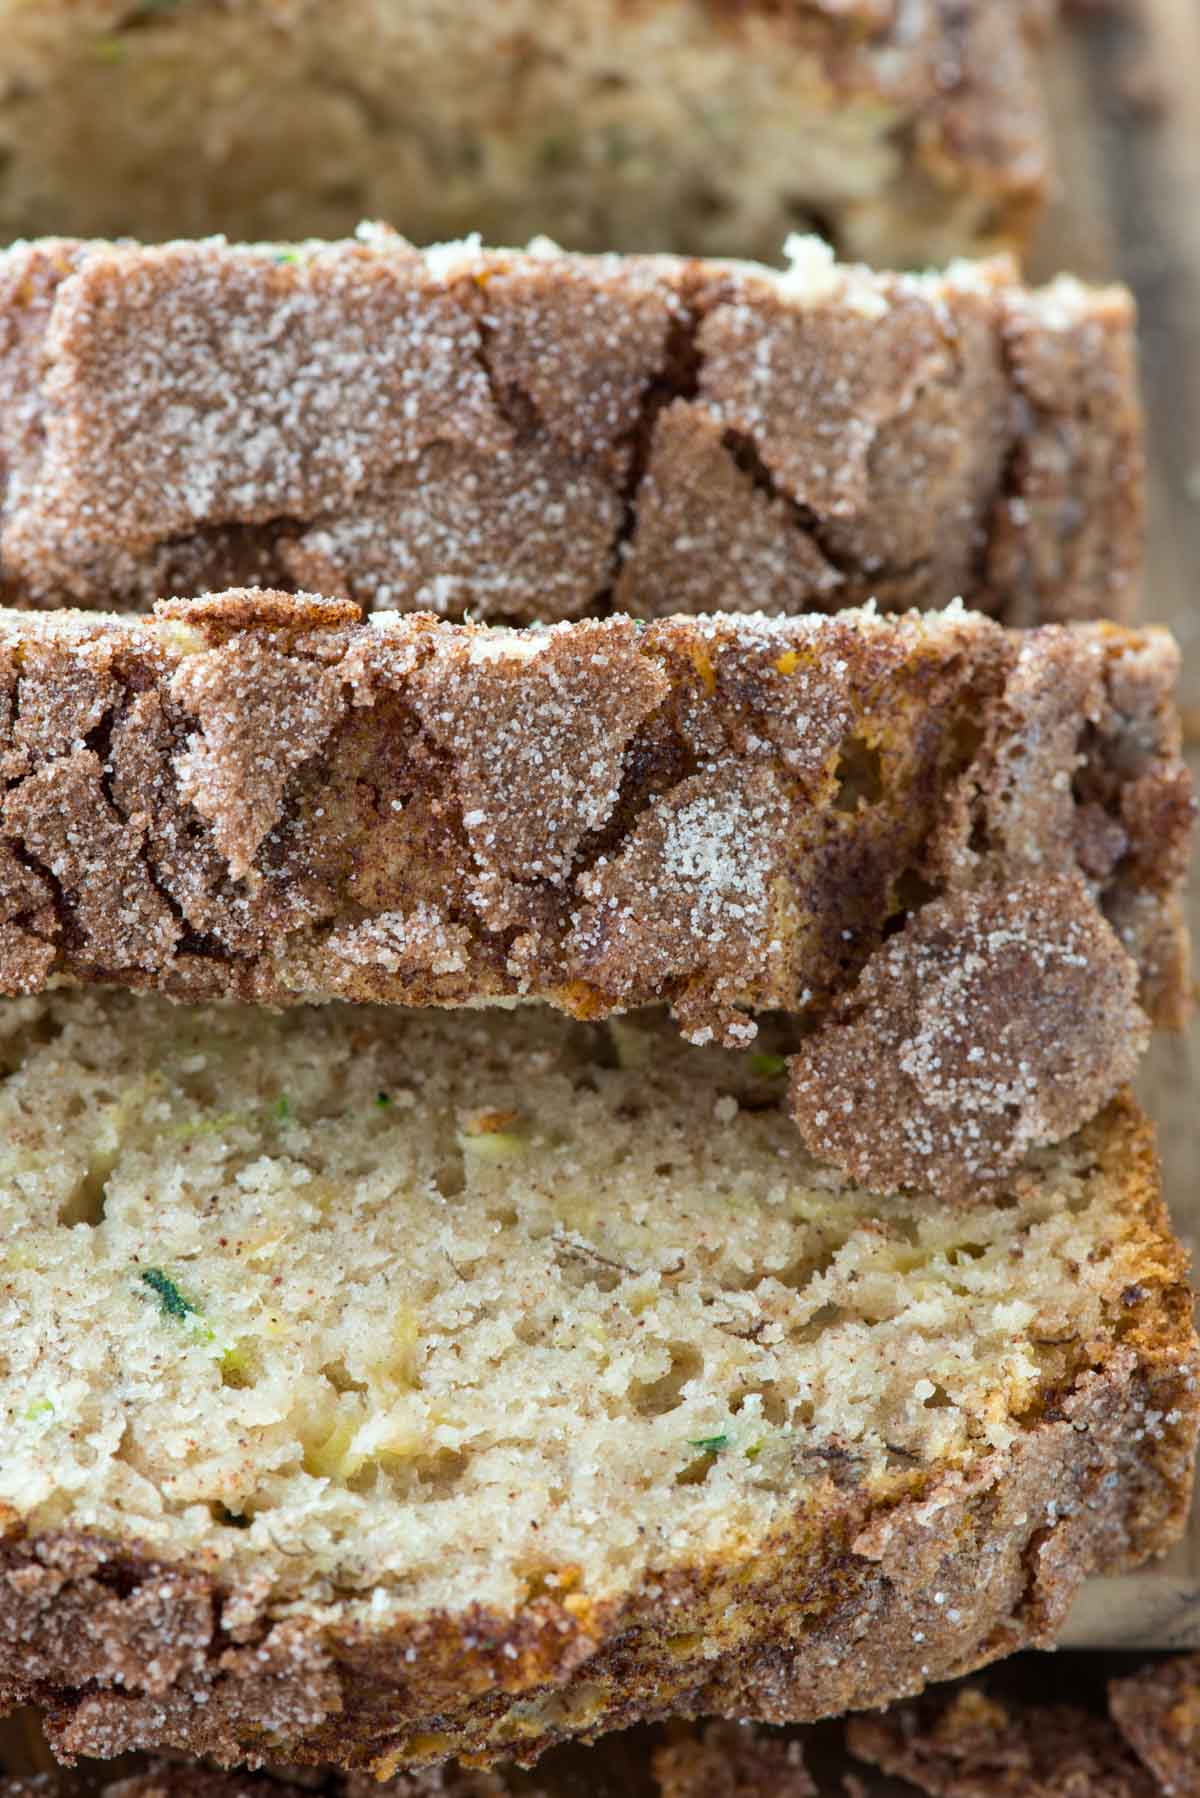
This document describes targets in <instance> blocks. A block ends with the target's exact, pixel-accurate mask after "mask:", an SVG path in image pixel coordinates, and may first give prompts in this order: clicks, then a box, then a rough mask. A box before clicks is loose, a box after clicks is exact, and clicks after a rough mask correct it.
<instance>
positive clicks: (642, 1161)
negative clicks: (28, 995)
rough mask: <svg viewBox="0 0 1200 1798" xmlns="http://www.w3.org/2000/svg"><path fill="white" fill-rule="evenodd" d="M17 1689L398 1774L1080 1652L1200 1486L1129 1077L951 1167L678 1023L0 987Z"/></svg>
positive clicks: (8, 1636)
mask: <svg viewBox="0 0 1200 1798" xmlns="http://www.w3.org/2000/svg"><path fill="white" fill-rule="evenodd" d="M0 1028H2V1030H3V1035H4V1051H3V1052H4V1059H5V1065H6V1067H7V1068H8V1069H9V1070H10V1071H9V1072H8V1074H7V1077H6V1079H5V1081H4V1084H3V1086H2V1087H0V1154H2V1156H3V1168H2V1173H0V1342H2V1343H3V1371H2V1376H0V1432H2V1433H0V1517H2V1518H3V1523H2V1524H0V1708H2V1706H3V1704H4V1703H8V1704H14V1703H28V1704H36V1705H41V1706H45V1707H46V1708H47V1710H48V1714H49V1725H48V1726H49V1731H50V1736H51V1740H52V1742H53V1744H54V1746H55V1748H56V1751H57V1752H60V1753H62V1754H66V1755H73V1754H100V1755H104V1756H111V1755H114V1754H116V1753H118V1752H122V1751H124V1750H125V1749H126V1748H135V1747H143V1748H153V1747H162V1746H171V1747H175V1748H179V1749H184V1750H186V1751H188V1752H191V1753H197V1754H212V1755H215V1756H217V1757H218V1758H220V1759H223V1760H225V1761H237V1760H239V1759H249V1760H251V1761H255V1760H259V1759H262V1760H269V1761H274V1762H277V1763H279V1764H287V1763H289V1762H312V1763H319V1762H333V1763H340V1764H341V1765H343V1766H349V1767H352V1768H356V1769H360V1770H362V1771H374V1772H376V1773H379V1774H383V1775H388V1774H391V1773H394V1772H396V1771H397V1770H399V1769H400V1768H401V1767H403V1766H405V1765H407V1764H410V1763H422V1762H435V1761H439V1760H442V1759H445V1758H449V1757H453V1756H461V1755H464V1754H470V1755H479V1756H482V1757H483V1758H484V1760H489V1759H500V1760H510V1759H517V1760H526V1759H531V1758H533V1757H535V1756H536V1755H538V1754H539V1753H540V1752H541V1751H542V1749H544V1748H547V1747H549V1746H551V1745H552V1744H553V1743H555V1742H556V1741H559V1740H561V1739H565V1738H570V1737H578V1736H590V1735H592V1734H593V1733H598V1732H600V1731H602V1730H606V1729H611V1728H614V1727H618V1726H624V1725H626V1724H629V1723H633V1722H635V1721H638V1720H639V1719H641V1720H646V1721H652V1720H654V1719H655V1718H659V1717H665V1716H669V1715H671V1714H674V1713H680V1714H685V1715H724V1716H729V1717H736V1718H759V1719H762V1720H766V1721H774V1722H782V1721H787V1720H794V1721H804V1720H807V1719H811V1718H815V1717H818V1716H821V1715H823V1714H831V1713H834V1712H840V1711H842V1710H844V1709H846V1708H848V1707H849V1708H853V1707H859V1706H863V1705H867V1704H870V1705H877V1704H882V1703H885V1702H887V1701H888V1700H890V1699H891V1698H894V1697H895V1696H897V1695H899V1694H903V1693H909V1692H914V1691H916V1690H918V1689H919V1688H921V1687H922V1686H923V1685H924V1684H925V1683H926V1682H927V1681H932V1680H939V1679H943V1678H946V1677H948V1676H949V1675H951V1674H954V1673H957V1672H959V1671H961V1670H965V1669H967V1668H970V1667H972V1666H975V1665H978V1664H980V1663H982V1662H984V1661H987V1660H990V1659H993V1658H995V1657H997V1656H1000V1655H1003V1654H1005V1653H1007V1652H1009V1651H1010V1650H1013V1649H1016V1648H1018V1647H1020V1646H1022V1645H1023V1644H1026V1643H1031V1642H1033V1643H1042V1644H1047V1645H1048V1644H1050V1643H1051V1642H1053V1640H1054V1638H1055V1634H1056V1631H1057V1630H1058V1628H1059V1627H1060V1625H1061V1622H1062V1619H1063V1616H1064V1613H1065V1610H1066V1608H1067V1606H1068V1604H1069V1602H1070V1600H1071V1598H1072V1596H1073V1594H1074V1593H1075V1591H1076V1590H1077V1588H1078V1586H1079V1583H1080V1582H1081V1580H1083V1579H1084V1578H1085V1576H1087V1575H1088V1574H1089V1573H1091V1572H1092V1571H1095V1570H1100V1569H1104V1570H1108V1571H1117V1570H1119V1569H1120V1568H1121V1567H1123V1566H1126V1565H1132V1564H1134V1563H1136V1562H1138V1561H1140V1560H1141V1559H1143V1558H1144V1557H1145V1556H1146V1555H1148V1554H1151V1553H1154V1552H1156V1551H1159V1550H1161V1549H1163V1548H1165V1547H1166V1546H1167V1545H1168V1544H1169V1543H1170V1542H1171V1541H1172V1540H1173V1539H1174V1538H1175V1537H1176V1536H1177V1535H1178V1533H1179V1531H1180V1529H1181V1527H1182V1525H1183V1522H1184V1519H1185V1516H1186V1512H1187V1506H1188V1494H1189V1486H1190V1482H1191V1473H1192V1457H1193V1450H1194V1446H1195V1436H1196V1426H1197V1415H1198V1407H1197V1392H1196V1343H1195V1339H1194V1336H1193V1326H1192V1304H1191V1295H1190V1293H1189V1291H1188V1290H1187V1286H1186V1283H1185V1278H1184V1259H1183V1256H1182V1253H1181V1251H1180V1249H1179V1248H1178V1247H1177V1245H1176V1244H1175V1242H1174V1241H1173V1239H1172V1237H1171V1235H1170V1231H1169V1227H1168V1224H1167V1220H1166V1216H1165V1212H1164V1209H1163V1207H1162V1205H1161V1202H1160V1199H1159V1196H1158V1191H1157V1172H1156V1164H1155V1158H1154V1154H1153V1145H1152V1140H1151V1134H1150V1130H1149V1127H1148V1126H1147V1125H1146V1123H1145V1122H1144V1121H1143V1120H1142V1119H1141V1118H1140V1116H1139V1115H1138V1114H1137V1113H1136V1112H1135V1111H1134V1109H1133V1108H1132V1105H1131V1104H1130V1103H1129V1102H1127V1101H1118V1102H1117V1103H1115V1104H1114V1105H1113V1106H1112V1107H1110V1108H1109V1109H1108V1110H1107V1111H1106V1112H1105V1114H1104V1115H1103V1116H1102V1117H1101V1118H1100V1119H1099V1120H1097V1121H1096V1122H1095V1123H1093V1124H1091V1125H1089V1126H1088V1127H1087V1128H1086V1129H1085V1130H1084V1131H1083V1132H1082V1133H1081V1134H1080V1135H1078V1136H1076V1137H1075V1138H1073V1139H1072V1140H1070V1141H1069V1142H1067V1143H1066V1144H1064V1145H1061V1146H1059V1147H1057V1148H1055V1149H1053V1150H1048V1151H1040V1152H1037V1153H1035V1154H1032V1155H1031V1156H1030V1157H1028V1158H1027V1159H1026V1161H1025V1162H1024V1163H1023V1164H1022V1167H1021V1169H1020V1170H1019V1172H1018V1173H1017V1175H1016V1176H1015V1177H1014V1178H1013V1179H1012V1181H1010V1182H1009V1183H1008V1184H1007V1185H1005V1186H1004V1187H1003V1188H1001V1189H1000V1190H999V1191H998V1192H997V1193H996V1194H995V1195H994V1196H993V1198H992V1199H991V1200H990V1201H988V1200H984V1201H982V1202H980V1203H977V1204H976V1205H975V1206H973V1207H972V1208H971V1209H970V1210H952V1209H948V1208H936V1207H935V1208H931V1207H928V1206H925V1205H922V1203H921V1202H920V1196H919V1195H913V1196H909V1197H903V1196H891V1197H889V1196H886V1195H881V1194H879V1193H873V1192H869V1191H867V1190H865V1189H864V1188H861V1187H859V1186H856V1185H854V1184H853V1183H852V1182H849V1181H847V1180H845V1179H844V1178H841V1177H839V1176H838V1175H837V1174H836V1173H835V1172H834V1171H833V1170H832V1169H831V1168H830V1167H829V1166H828V1165H827V1164H824V1163H821V1162H819V1161H817V1160H815V1159H813V1158H812V1157H811V1156H809V1155H808V1154H806V1153H805V1152H804V1151H803V1150H802V1149H801V1147H800V1146H799V1144H798V1142H797V1140H796V1135H795V1131H794V1130H793V1128H792V1126H791V1123H790V1121H789V1119H788V1117H787V1114H786V1105H785V1102H784V1100H783V1096H782V1094H781V1092H780V1088H781V1086H782V1085H783V1082H782V1080H781V1079H780V1074H779V1069H780V1063H779V1062H778V1060H777V1059H776V1058H774V1057H773V1056H771V1055H766V1056H760V1055H759V1054H757V1053H756V1054H752V1055H746V1054H738V1053H734V1052H731V1051H729V1050H721V1049H717V1048H708V1049H696V1048H694V1047H690V1046H688V1045H685V1044H682V1043H680V1042H679V1041H678V1039H677V1038H676V1037H675V1036H674V1035H673V1033H671V1032H670V1031H669V1030H663V1029H659V1028H658V1027H657V1026H655V1025H654V1023H653V1021H652V1020H651V1021H649V1022H646V1023H643V1022H640V1021H632V1020H625V1021H618V1022H617V1023H616V1024H615V1025H607V1026H605V1025H590V1026H586V1025H581V1024H579V1023H576V1022H574V1021H572V1020H569V1019H565V1018H562V1017H559V1016H557V1015H556V1014H554V1013H552V1012H550V1011H548V1010H544V1009H541V1008H530V1009H528V1010H527V1011H525V1012H523V1013H519V1014H518V1015H516V1016H513V1017H504V1018H497V1017H492V1016H488V1015H486V1014H478V1013H459V1014H457V1015H447V1014H442V1013H437V1012H434V1011H426V1012H421V1013H409V1012H403V1011H398V1010H386V1009H383V1010H378V1011H364V1010H361V1009H356V1008H355V1007H352V1006H324V1007H318V1008H314V1009H311V1010H308V1011H292V1012H269V1011H267V1010H265V1009H263V1008H260V1007H239V1006H236V1005H224V1006H214V1007H210V1008H205V1007H195V1008H188V1009H184V1010H181V1009H180V1008H178V1007H176V1006H172V1005H171V1004H169V1003H168V1002H166V1001H163V1000H161V999H157V998H155V997H152V996H146V997H142V998H135V997H131V996H130V995H127V994H122V993H99V994H97V993H89V992H80V991H75V992H63V993H58V994H54V995H51V996H47V997H45V998H35V999H26V1000H15V1001H10V1002H9V1003H8V1004H7V1005H6V1006H5V1007H3V1008H2V1009H0Z"/></svg>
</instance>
